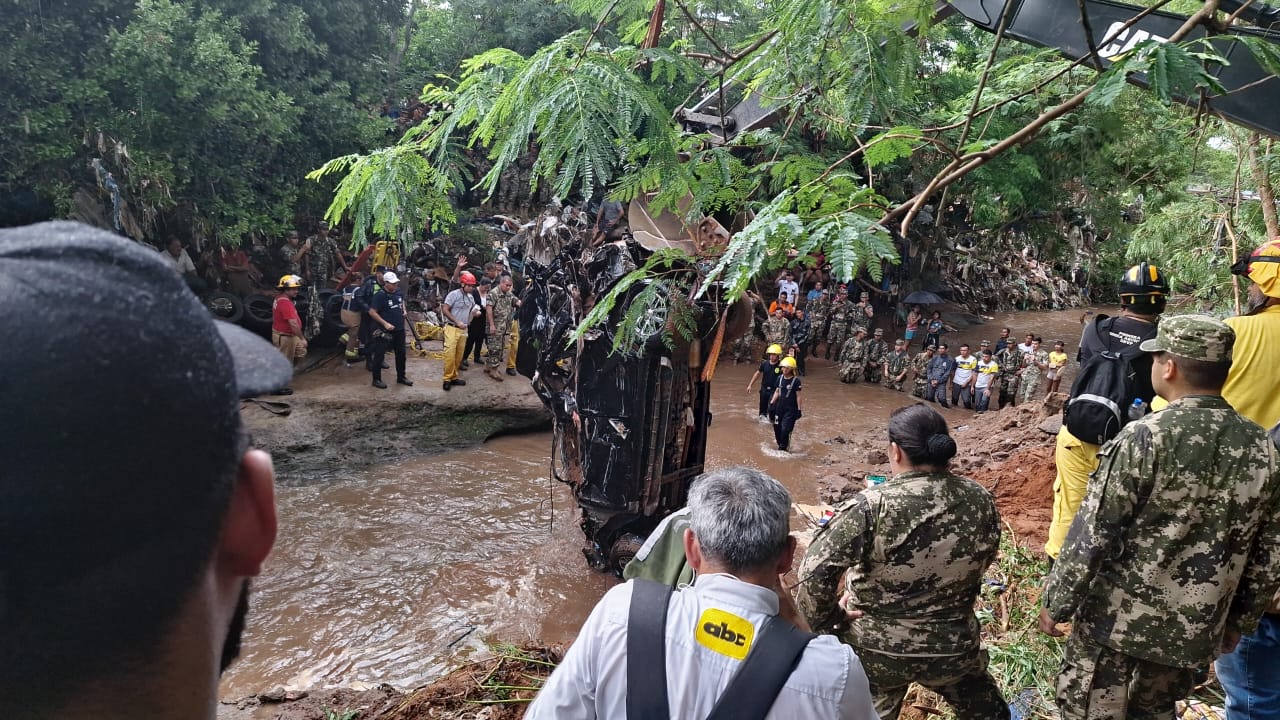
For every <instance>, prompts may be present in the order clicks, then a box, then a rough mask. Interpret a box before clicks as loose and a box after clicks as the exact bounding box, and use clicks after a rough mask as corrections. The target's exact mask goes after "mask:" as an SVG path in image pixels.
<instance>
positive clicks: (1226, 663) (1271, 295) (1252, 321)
mask: <svg viewBox="0 0 1280 720" xmlns="http://www.w3.org/2000/svg"><path fill="white" fill-rule="evenodd" d="M1231 272H1232V273H1234V274H1236V275H1241V276H1243V277H1246V278H1248V279H1249V309H1248V311H1247V312H1246V313H1245V314H1244V315H1241V316H1239V317H1233V318H1227V320H1226V323H1227V324H1228V325H1230V326H1231V329H1232V330H1234V331H1235V333H1236V343H1235V349H1234V352H1233V359H1232V363H1231V371H1230V372H1229V373H1228V374H1227V382H1226V385H1224V386H1223V388H1222V397H1223V398H1224V399H1226V401H1227V402H1228V403H1229V404H1230V405H1231V407H1233V408H1235V410H1236V412H1238V413H1240V414H1241V415H1243V416H1245V417H1246V418H1248V419H1250V420H1252V421H1254V422H1256V423H1258V424H1259V425H1261V426H1262V427H1264V428H1271V427H1273V426H1275V425H1276V423H1277V422H1280V387H1277V385H1280V374H1277V372H1276V358H1277V357H1280V240H1272V241H1271V242H1268V243H1266V244H1265V245H1263V246H1262V247H1259V248H1258V249H1257V250H1254V251H1253V252H1252V253H1250V254H1249V256H1248V257H1243V258H1240V259H1239V260H1238V261H1237V262H1236V264H1235V265H1232V266H1231ZM1271 437H1272V438H1273V439H1275V438H1276V437H1277V435H1276V433H1274V432H1273V433H1272V434H1271ZM1277 656H1280V602H1277V598H1272V600H1271V605H1270V607H1268V608H1267V612H1265V613H1263V615H1262V618H1261V619H1260V620H1259V621H1258V627H1257V629H1256V630H1254V631H1253V632H1252V633H1250V634H1249V635H1246V636H1244V637H1243V638H1241V639H1240V643H1239V645H1237V646H1236V649H1235V651H1234V652H1231V653H1229V654H1226V655H1222V656H1219V657H1218V661H1217V663H1215V664H1214V669H1215V670H1216V671H1217V676H1218V681H1219V682H1220V683H1221V684H1222V688H1223V690H1225V691H1226V694H1227V700H1226V703H1225V705H1226V709H1227V717H1228V718H1245V717H1247V718H1252V719H1253V720H1267V719H1269V718H1276V717H1280V663H1276V662H1275V660H1274V658H1276V657H1277Z"/></svg>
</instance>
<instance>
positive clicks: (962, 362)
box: [952, 355, 978, 385]
mask: <svg viewBox="0 0 1280 720" xmlns="http://www.w3.org/2000/svg"><path fill="white" fill-rule="evenodd" d="M977 368H978V356H977V355H957V356H956V376H955V379H954V380H952V382H954V383H955V384H957V385H968V384H969V380H970V379H972V378H973V371H974V370H976V369H977Z"/></svg>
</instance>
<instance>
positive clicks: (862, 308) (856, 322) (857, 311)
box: [849, 292, 876, 332]
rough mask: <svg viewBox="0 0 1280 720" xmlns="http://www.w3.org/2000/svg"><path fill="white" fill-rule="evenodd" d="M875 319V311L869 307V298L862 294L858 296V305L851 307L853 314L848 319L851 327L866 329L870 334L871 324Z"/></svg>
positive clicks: (867, 295)
mask: <svg viewBox="0 0 1280 720" xmlns="http://www.w3.org/2000/svg"><path fill="white" fill-rule="evenodd" d="M875 317H876V310H875V308H874V307H872V306H871V296H870V295H869V294H868V293H866V292H863V293H862V294H861V295H859V296H858V304H857V305H854V306H853V313H852V317H850V318H849V322H850V323H851V324H852V327H862V328H867V331H868V332H870V328H871V323H872V322H873V321H874V320H875Z"/></svg>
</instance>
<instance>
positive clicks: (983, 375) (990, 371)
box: [974, 360, 1000, 390]
mask: <svg viewBox="0 0 1280 720" xmlns="http://www.w3.org/2000/svg"><path fill="white" fill-rule="evenodd" d="M998 372H1000V366H999V365H997V364H996V362H995V361H994V360H979V361H978V380H977V382H976V383H975V384H974V387H975V388H976V389H978V390H984V389H986V388H989V387H991V380H992V378H994V377H995V376H996V373H998Z"/></svg>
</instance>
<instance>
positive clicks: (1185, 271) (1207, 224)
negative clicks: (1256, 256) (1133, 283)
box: [1125, 196, 1266, 310]
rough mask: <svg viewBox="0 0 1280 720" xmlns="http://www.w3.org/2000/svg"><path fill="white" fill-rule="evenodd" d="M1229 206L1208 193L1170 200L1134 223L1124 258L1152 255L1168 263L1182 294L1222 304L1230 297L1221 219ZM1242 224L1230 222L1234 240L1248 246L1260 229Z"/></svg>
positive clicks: (1226, 215)
mask: <svg viewBox="0 0 1280 720" xmlns="http://www.w3.org/2000/svg"><path fill="white" fill-rule="evenodd" d="M1230 215H1231V213H1230V207H1228V206H1226V205H1224V204H1222V203H1220V202H1219V201H1218V200H1217V199H1215V198H1213V197H1205V196H1202V197H1188V198H1184V199H1181V200H1177V201H1175V202H1171V203H1169V204H1167V205H1165V206H1164V207H1162V208H1161V209H1160V210H1159V212H1156V213H1153V214H1152V215H1151V216H1149V217H1148V218H1146V219H1145V221H1144V222H1143V223H1142V224H1141V225H1139V226H1138V227H1137V228H1135V229H1134V232H1133V238H1132V240H1131V242H1130V243H1129V244H1128V246H1127V247H1126V248H1125V260H1126V262H1128V263H1135V262H1139V261H1142V260H1149V259H1155V260H1157V261H1158V262H1159V263H1160V264H1161V266H1162V267H1167V268H1170V269H1171V271H1170V281H1171V282H1172V284H1173V289H1174V292H1176V293H1179V294H1184V293H1185V294H1187V295H1190V296H1191V297H1192V298H1194V299H1195V300H1196V302H1197V303H1198V304H1200V305H1201V306H1204V307H1207V308H1217V309H1219V310H1227V309H1228V305H1229V303H1230V300H1231V272H1230V269H1229V268H1230V266H1231V262H1232V261H1233V260H1234V258H1233V257H1232V256H1231V239H1230V236H1229V234H1228V233H1227V228H1226V225H1225V223H1227V222H1228V221H1229V218H1230ZM1259 230H1261V229H1260V228H1259V229H1251V228H1249V227H1248V226H1247V225H1246V226H1242V227H1237V228H1234V231H1235V232H1236V235H1237V238H1238V239H1239V245H1240V247H1242V248H1252V247H1254V246H1255V245H1257V244H1258V243H1260V242H1261V239H1262V238H1265V237H1266V233H1265V231H1261V232H1259Z"/></svg>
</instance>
